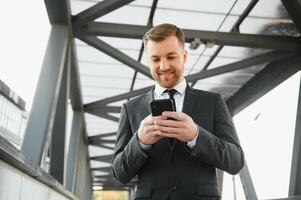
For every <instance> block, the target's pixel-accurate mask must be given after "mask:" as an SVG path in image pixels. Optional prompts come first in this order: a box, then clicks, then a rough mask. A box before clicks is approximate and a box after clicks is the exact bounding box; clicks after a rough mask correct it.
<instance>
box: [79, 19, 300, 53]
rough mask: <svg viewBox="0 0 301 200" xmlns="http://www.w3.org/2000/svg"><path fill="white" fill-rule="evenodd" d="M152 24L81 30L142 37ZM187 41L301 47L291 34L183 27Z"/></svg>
mask: <svg viewBox="0 0 301 200" xmlns="http://www.w3.org/2000/svg"><path fill="white" fill-rule="evenodd" d="M150 28H151V27H150V26H141V25H128V24H115V23H102V22H92V23H90V24H88V25H87V26H85V27H84V28H82V29H81V30H79V32H77V35H81V36H110V37H121V38H133V39H141V38H142V37H143V36H144V34H145V33H146V32H147V31H148V30H149V29H150ZM183 31H184V33H185V41H186V42H191V41H192V40H193V39H194V38H200V39H201V40H202V41H210V42H214V43H215V44H216V45H230V46H244V47H252V48H265V49H275V50H276V49H279V50H297V49H300V48H301V39H300V38H294V37H289V36H272V35H255V34H242V33H234V32H232V33H229V32H214V31H200V30H191V29H183Z"/></svg>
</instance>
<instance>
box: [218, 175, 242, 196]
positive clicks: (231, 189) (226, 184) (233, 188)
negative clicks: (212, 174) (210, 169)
mask: <svg viewBox="0 0 301 200" xmlns="http://www.w3.org/2000/svg"><path fill="white" fill-rule="evenodd" d="M223 179H224V180H223V192H222V200H229V199H239V200H245V199H246V197H245V194H244V190H243V187H242V184H241V180H240V177H239V175H235V176H233V175H230V174H228V173H226V172H225V173H224V177H223Z"/></svg>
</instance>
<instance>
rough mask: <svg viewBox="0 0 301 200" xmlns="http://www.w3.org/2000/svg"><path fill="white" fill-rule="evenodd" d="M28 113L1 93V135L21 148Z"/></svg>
mask: <svg viewBox="0 0 301 200" xmlns="http://www.w3.org/2000/svg"><path fill="white" fill-rule="evenodd" d="M26 119H27V113H26V112H25V111H24V110H22V109H21V108H20V107H18V106H17V105H16V104H15V103H13V102H12V101H11V100H9V99H8V98H7V97H6V96H4V95H3V94H1V93H0V135H1V136H3V137H4V138H6V139H7V140H8V141H10V142H12V143H13V144H14V145H16V146H17V147H20V146H21V142H22V138H23V134H24V128H25V125H26Z"/></svg>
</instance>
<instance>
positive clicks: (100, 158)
mask: <svg viewBox="0 0 301 200" xmlns="http://www.w3.org/2000/svg"><path fill="white" fill-rule="evenodd" d="M112 158H113V155H112V154H110V155H105V156H93V157H90V160H98V161H102V162H108V163H111V162H112Z"/></svg>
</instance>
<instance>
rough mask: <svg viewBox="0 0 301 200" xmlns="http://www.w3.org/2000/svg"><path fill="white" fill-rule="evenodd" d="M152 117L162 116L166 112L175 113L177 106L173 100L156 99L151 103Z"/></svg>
mask: <svg viewBox="0 0 301 200" xmlns="http://www.w3.org/2000/svg"><path fill="white" fill-rule="evenodd" d="M150 107H151V110H152V116H160V115H162V112H164V111H175V106H174V105H173V101H172V100H171V99H155V100H152V101H151V102H150Z"/></svg>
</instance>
